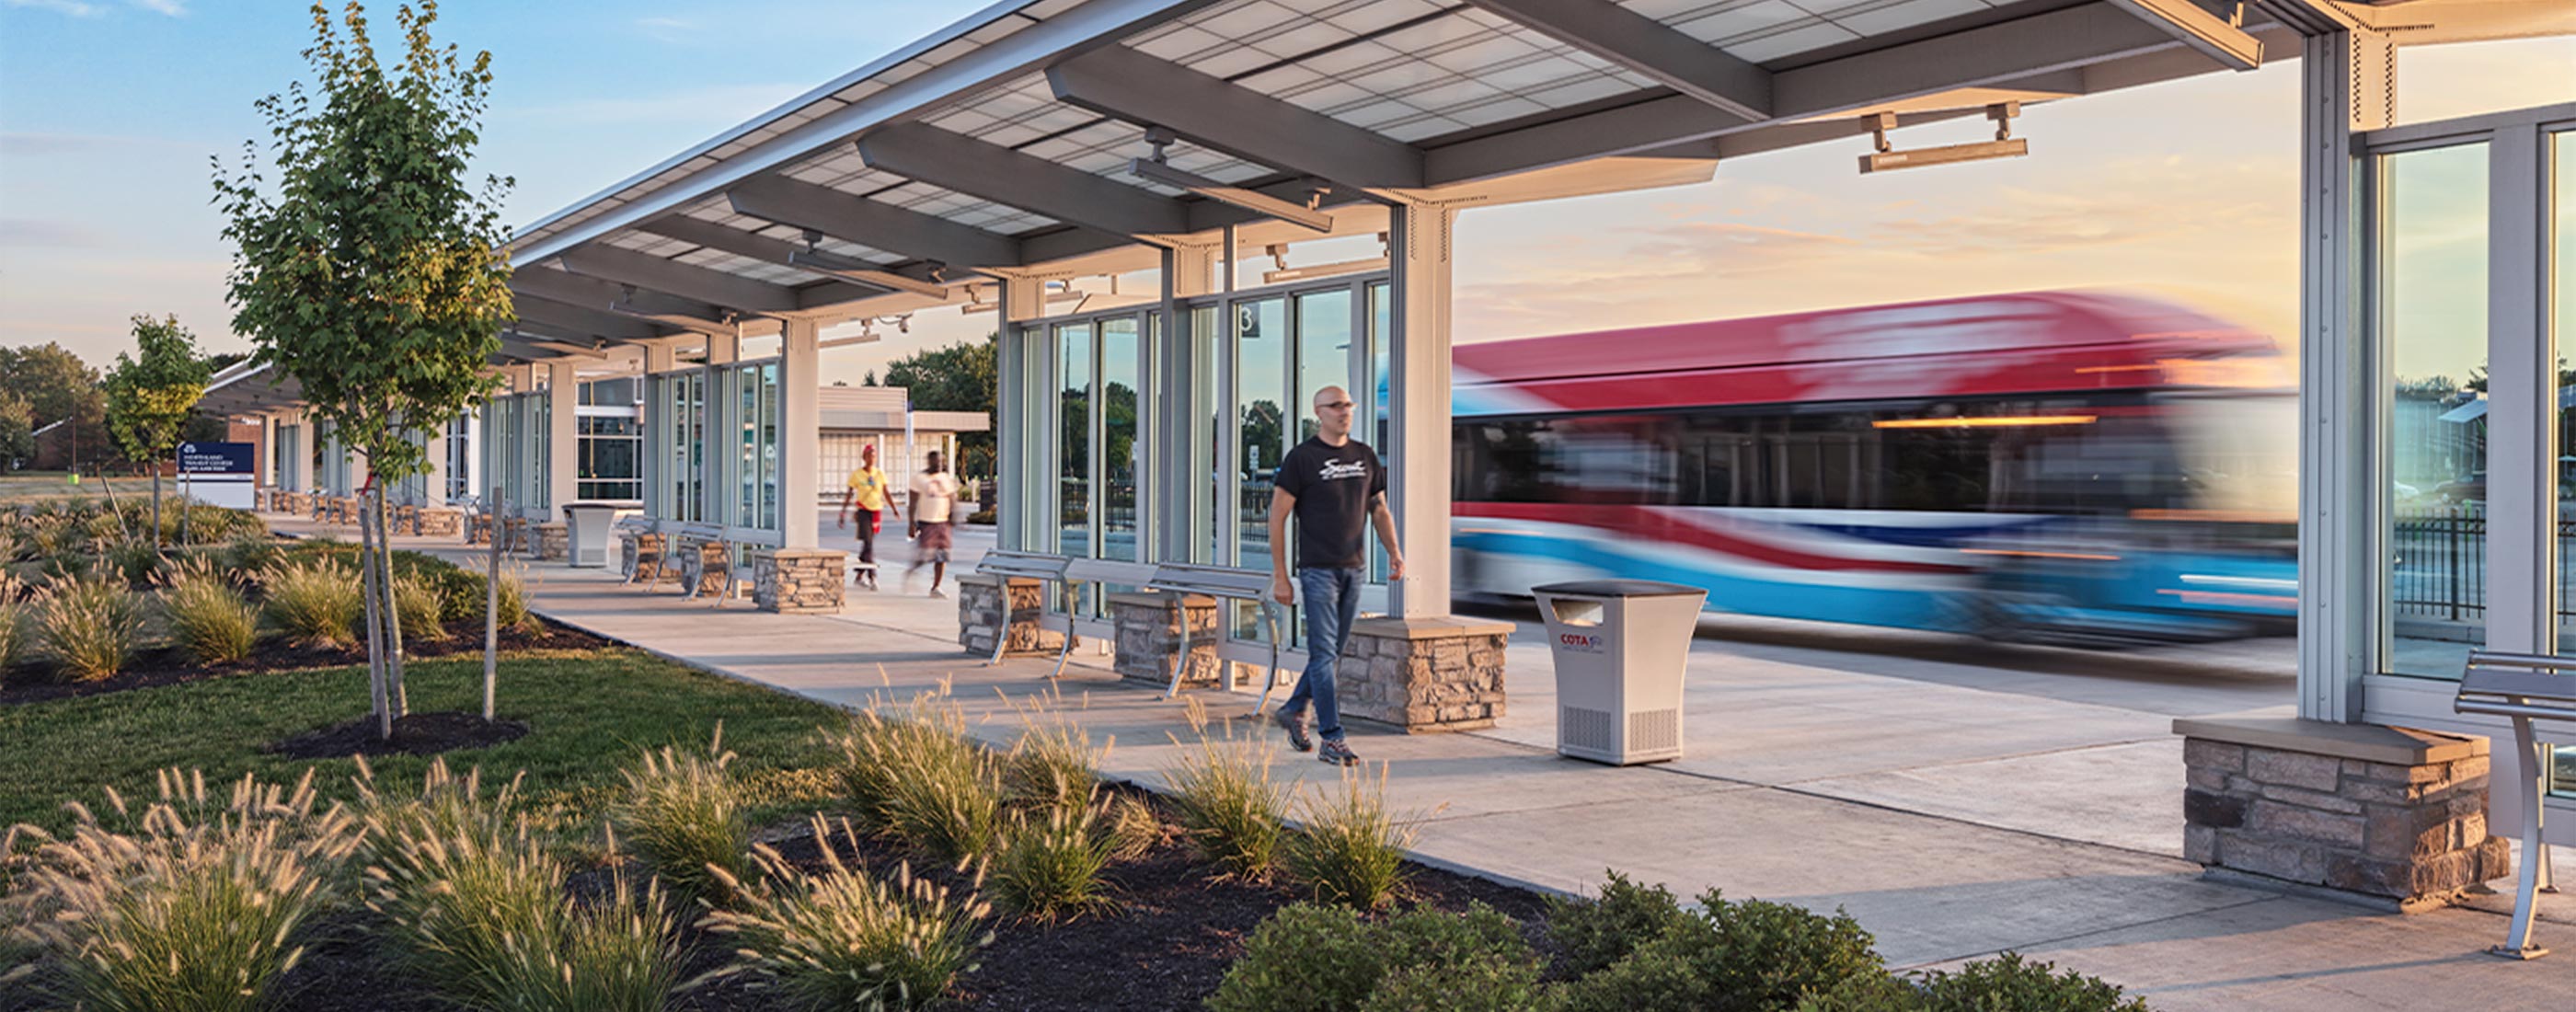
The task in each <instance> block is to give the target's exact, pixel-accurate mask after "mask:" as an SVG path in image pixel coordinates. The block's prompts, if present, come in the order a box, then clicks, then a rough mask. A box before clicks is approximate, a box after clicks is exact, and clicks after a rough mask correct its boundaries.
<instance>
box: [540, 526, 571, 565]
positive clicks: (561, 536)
mask: <svg viewBox="0 0 2576 1012" xmlns="http://www.w3.org/2000/svg"><path fill="white" fill-rule="evenodd" d="M569 558H572V532H571V530H569V529H567V528H566V527H565V526H564V524H563V521H561V520H555V521H550V522H547V523H542V524H538V525H537V561H539V562H562V561H564V560H566V559H569Z"/></svg>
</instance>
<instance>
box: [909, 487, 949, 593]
mask: <svg viewBox="0 0 2576 1012" xmlns="http://www.w3.org/2000/svg"><path fill="white" fill-rule="evenodd" d="M956 508H957V476H955V475H952V474H949V473H948V470H947V464H946V462H945V461H943V460H941V459H940V455H939V453H938V452H937V451H932V452H931V454H930V460H929V462H928V463H927V464H925V465H923V466H922V469H921V473H919V474H916V475H913V476H912V510H911V513H912V537H913V544H912V565H911V566H910V567H909V568H906V569H905V570H904V571H903V579H904V583H905V584H906V585H910V584H911V582H912V574H914V573H917V572H920V571H921V567H922V564H923V563H928V564H929V565H930V567H931V568H930V596H932V597H947V596H948V595H946V594H943V593H940V591H939V584H940V582H941V581H942V580H945V579H947V577H948V548H949V545H950V544H951V543H952V542H953V541H954V538H953V537H952V536H951V531H952V527H951V525H950V523H949V520H950V515H949V514H950V511H951V510H954V509H956Z"/></svg>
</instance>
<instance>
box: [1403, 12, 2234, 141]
mask: <svg viewBox="0 0 2576 1012" xmlns="http://www.w3.org/2000/svg"><path fill="white" fill-rule="evenodd" d="M2182 45H2183V44H2182V43H2181V42H2180V41H2177V40H2176V39H2174V37H2173V36H2171V35H2168V34H2166V33H2165V32H2164V31H2162V30H2160V29H2158V28H2156V27H2155V26H2153V25H2149V24H2147V23H2146V22H2144V21H2140V20H2139V19H2137V18H2136V17H2134V16H2131V15H2130V14H2129V13H2128V12H2127V11H2124V10H2121V9H2119V8H2117V7H2113V6H2110V5H2109V4H2105V3H2095V4H2088V5H2085V6H2082V7H2069V8H2064V9H2061V10H2055V11H2050V12H2048V13H2044V14H2034V15H2031V16H2029V17H2025V18H2018V19H2015V20H2012V21H2004V22H1998V23H1996V24H1991V25H1986V26H1984V27H1981V28H1973V29H1969V30H1967V31H1962V32H1954V33H1951V34H1949V35H1940V36H1934V37H1932V38H1928V39H1924V40H1921V41H1918V42H1910V43H1906V44H1903V45H1898V46H1891V47H1888V48H1886V49H1879V50H1873V51H1870V52H1866V53H1857V54H1854V55H1851V56H1845V57H1841V58H1839V59H1832V60H1826V61H1823V62H1821V63H1813V64H1809V65H1807V66H1803V67H1798V68H1795V69H1792V70H1783V71H1780V72H1778V73H1775V74H1773V75H1771V96H1772V100H1771V113H1772V117H1773V118H1774V120H1796V119H1808V118H1813V117H1818V116H1829V115H1833V114H1836V113H1844V112H1854V111H1858V110H1861V109H1867V108H1874V107H1882V106H1889V105H1893V104H1896V103H1900V102H1904V101H1906V100H1908V99H1915V98H1922V97H1926V96H1931V95H1937V94H1940V93H1942V92H1946V91H1953V90H1957V89H1960V88H1974V87H1979V86H1984V85H1991V84H1998V83H2001V82H2007V81H2012V80H2015V79H2021V78H2029V77H2032V76H2033V75H2039V74H2047V73H2050V72H2052V71H2061V70H2069V69H2075V68H2081V67H2086V66H2090V65H2092V64H2096V63H2103V62H2107V61H2112V60H2119V59H2124V58H2127V57H2133V56H2139V55H2144V54H2149V53H2156V52H2161V51H2164V50H2169V49H2180V48H2182ZM1768 125H1769V124H1748V123H1746V122H1745V121H1744V120H1743V119H1741V118H1739V117H1737V116H1735V115H1733V114H1730V113H1727V112H1724V111H1721V110H1718V109H1715V108H1712V107H1710V106H1708V105H1707V104H1705V103H1702V102H1700V101H1699V100H1698V99H1694V98H1688V97H1683V96H1672V97H1668V98H1661V99H1650V100H1647V101H1643V102H1638V103H1635V104H1633V105H1626V106H1620V107H1618V108H1615V109H1608V110H1604V111H1602V112H1597V113H1593V114H1591V115H1588V116H1580V117H1575V118H1572V119H1565V120H1558V121H1555V122H1552V123H1546V124H1541V125H1539V126H1533V127H1528V128H1525V129H1521V130H1514V131H1510V132H1508V133H1502V134H1496V135H1493V136H1490V137H1483V138H1478V139H1475V140H1469V141H1462V142H1460V143H1457V144H1451V145H1447V146H1444V147H1439V148H1434V149H1432V150H1431V151H1430V152H1429V154H1428V155H1427V158H1428V163H1427V164H1428V167H1429V170H1430V180H1431V183H1432V184H1433V185H1443V184H1448V183H1456V182H1465V181H1470V180H1477V179H1487V178H1491V177H1494V176H1500V175H1507V174H1510V173H1514V172H1525V171H1528V170H1530V169H1535V168H1543V167H1546V166H1551V165H1562V164H1567V163H1571V162H1578V161H1583V160H1586V159H1590V158H1598V157H1601V156H1604V155H1614V154H1628V153H1632V152H1639V151H1647V150H1653V149H1657V148H1663V147H1668V146H1670V145H1673V144H1677V143H1681V142H1684V141H1691V140H1697V139H1700V138H1705V137H1716V136H1720V135H1723V134H1729V133H1737V132H1742V131H1745V130H1748V129H1754V128H1756V127H1757V126H1768Z"/></svg>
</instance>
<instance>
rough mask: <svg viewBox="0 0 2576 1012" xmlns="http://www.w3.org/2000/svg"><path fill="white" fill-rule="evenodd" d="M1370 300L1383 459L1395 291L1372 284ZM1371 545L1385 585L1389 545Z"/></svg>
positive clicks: (1373, 402)
mask: <svg viewBox="0 0 2576 1012" xmlns="http://www.w3.org/2000/svg"><path fill="white" fill-rule="evenodd" d="M1368 299H1369V320H1368V324H1369V327H1368V345H1369V346H1368V359H1369V378H1368V385H1369V389H1370V390H1372V391H1374V393H1373V394H1372V395H1371V396H1370V398H1369V404H1370V408H1369V419H1370V421H1369V422H1368V426H1369V445H1370V446H1374V447H1377V452H1378V453H1379V454H1380V455H1381V456H1383V455H1385V454H1386V452H1387V448H1388V446H1389V445H1391V444H1389V443H1388V441H1387V404H1388V401H1389V395H1388V391H1387V377H1388V357H1389V355H1390V354H1391V352H1390V349H1391V348H1393V347H1394V344H1395V342H1394V340H1393V338H1392V337H1391V335H1393V334H1394V333H1395V319H1394V316H1395V296H1394V289H1392V288H1389V287H1388V286H1387V285H1386V284H1384V283H1383V282H1381V283H1377V284H1372V285H1370V286H1368ZM1387 467H1388V468H1389V469H1390V470H1391V469H1393V468H1394V467H1395V460H1394V459H1393V458H1392V457H1389V458H1388V459H1387ZM1389 477H1390V478H1391V477H1393V476H1392V475H1390V476H1389ZM1368 546H1369V582H1371V583H1385V582H1386V546H1384V545H1381V544H1378V543H1377V539H1376V538H1370V539H1369V542H1368Z"/></svg>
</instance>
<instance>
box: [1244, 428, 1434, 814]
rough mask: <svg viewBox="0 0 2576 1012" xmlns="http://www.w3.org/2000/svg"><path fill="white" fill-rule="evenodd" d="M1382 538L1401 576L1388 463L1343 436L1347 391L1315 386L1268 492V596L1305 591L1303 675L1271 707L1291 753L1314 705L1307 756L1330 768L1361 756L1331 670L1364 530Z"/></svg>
mask: <svg viewBox="0 0 2576 1012" xmlns="http://www.w3.org/2000/svg"><path fill="white" fill-rule="evenodd" d="M1291 516H1294V517H1295V518H1296V521H1297V585H1296V588H1294V589H1292V588H1291V587H1290V586H1289V583H1288V554H1287V552H1285V551H1283V550H1282V549H1283V548H1284V547H1285V546H1286V545H1287V544H1288V539H1287V536H1286V535H1287V525H1288V520H1289V518H1290V517H1291ZM1371 526H1375V527H1376V528H1377V537H1378V541H1379V542H1381V543H1383V544H1384V545H1385V546H1386V566H1387V570H1386V575H1387V579H1389V580H1401V579H1404V553H1403V552H1401V551H1399V550H1397V549H1396V545H1395V514H1394V513H1392V512H1390V511H1389V510H1388V509H1387V508H1386V465H1385V463H1384V462H1382V461H1380V460H1378V456H1377V451H1375V450H1372V449H1369V447H1368V444H1367V443H1363V442H1360V441H1359V440H1356V439H1352V438H1351V395H1350V394H1349V393H1348V392H1347V391H1344V390H1343V389H1342V388H1340V387H1325V388H1323V389H1321V390H1318V391H1315V436H1314V438H1312V439H1308V440H1306V441H1305V442H1303V443H1299V444H1297V448H1296V449H1293V450H1290V451H1288V456H1287V458H1286V459H1284V460H1281V461H1280V462H1279V476H1278V478H1277V480H1276V481H1274V482H1273V483H1272V486H1271V491H1270V574H1271V581H1270V582H1271V587H1270V594H1271V596H1272V597H1275V598H1277V599H1278V600H1279V603H1281V604H1295V603H1296V600H1297V597H1296V590H1303V591H1304V592H1305V595H1306V673H1305V674H1304V675H1303V676H1300V677H1299V678H1298V679H1297V690H1296V691H1295V692H1293V693H1290V694H1289V696H1288V701H1287V702H1286V703H1283V704H1281V705H1280V707H1279V714H1278V716H1276V717H1274V718H1272V719H1274V720H1276V721H1278V722H1279V726H1280V728H1281V729H1282V730H1285V731H1287V732H1288V743H1289V744H1290V745H1293V746H1295V747H1296V749H1297V751H1300V752H1305V751H1309V750H1311V749H1313V748H1314V747H1315V743H1314V741H1313V740H1312V739H1310V738H1308V737H1307V736H1306V705H1307V704H1308V703H1310V702H1311V703H1313V704H1314V707H1315V720H1316V728H1315V730H1316V732H1317V733H1318V734H1320V735H1321V736H1322V737H1323V739H1324V748H1323V751H1322V752H1320V753H1318V754H1317V755H1316V756H1315V758H1317V759H1321V760H1323V761H1325V762H1327V763H1331V764H1333V765H1335V766H1349V765H1351V764H1353V763H1356V762H1358V761H1359V757H1358V756H1356V755H1353V754H1351V750H1350V746H1348V745H1346V744H1344V743H1343V741H1342V707H1341V698H1340V696H1339V694H1338V691H1337V690H1338V686H1337V685H1336V683H1335V682H1334V678H1333V672H1334V668H1335V663H1334V662H1335V661H1336V659H1338V658H1340V657H1341V655H1342V641H1343V640H1345V639H1347V638H1348V637H1349V636H1350V634H1351V619H1353V618H1354V617H1356V616H1357V615H1358V614H1359V598H1360V585H1361V584H1362V583H1365V582H1367V580H1368V530H1369V528H1370V527H1371Z"/></svg>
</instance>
